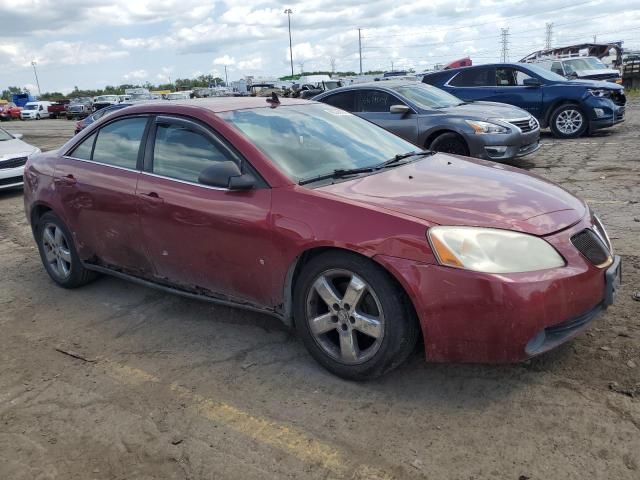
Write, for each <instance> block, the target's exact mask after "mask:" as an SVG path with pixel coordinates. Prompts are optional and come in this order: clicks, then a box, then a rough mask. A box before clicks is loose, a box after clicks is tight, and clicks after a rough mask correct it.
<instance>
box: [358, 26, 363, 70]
mask: <svg viewBox="0 0 640 480" xmlns="http://www.w3.org/2000/svg"><path fill="white" fill-rule="evenodd" d="M358 52H360V75H362V29H361V28H359V29H358Z"/></svg>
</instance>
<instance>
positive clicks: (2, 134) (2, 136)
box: [0, 128, 13, 142]
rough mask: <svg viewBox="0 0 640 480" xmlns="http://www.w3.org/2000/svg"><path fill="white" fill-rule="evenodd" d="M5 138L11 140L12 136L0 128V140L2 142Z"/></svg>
mask: <svg viewBox="0 0 640 480" xmlns="http://www.w3.org/2000/svg"><path fill="white" fill-rule="evenodd" d="M5 140H13V137H12V136H11V135H9V133H7V132H5V131H4V130H3V129H1V128H0V142H4V141H5Z"/></svg>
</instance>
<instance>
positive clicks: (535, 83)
mask: <svg viewBox="0 0 640 480" xmlns="http://www.w3.org/2000/svg"><path fill="white" fill-rule="evenodd" d="M522 85H524V86H525V87H539V86H540V85H542V83H540V80H538V79H537V78H525V79H524V80H523V81H522Z"/></svg>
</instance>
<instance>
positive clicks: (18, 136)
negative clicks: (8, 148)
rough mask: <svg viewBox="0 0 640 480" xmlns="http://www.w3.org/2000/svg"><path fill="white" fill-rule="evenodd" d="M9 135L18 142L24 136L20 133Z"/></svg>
mask: <svg viewBox="0 0 640 480" xmlns="http://www.w3.org/2000/svg"><path fill="white" fill-rule="evenodd" d="M11 135H13V138H17V139H18V140H20V139H21V138H22V137H24V135H23V134H21V133H12V134H11Z"/></svg>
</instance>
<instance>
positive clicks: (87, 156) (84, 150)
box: [70, 133, 96, 160]
mask: <svg viewBox="0 0 640 480" xmlns="http://www.w3.org/2000/svg"><path fill="white" fill-rule="evenodd" d="M95 139H96V134H95V133H92V134H91V135H89V136H88V137H87V138H85V139H84V140H83V141H82V142H80V144H79V145H78V146H77V147H76V148H74V149H73V151H72V152H71V154H70V156H71V157H73V158H79V159H80V160H91V151H92V150H93V142H94V140H95Z"/></svg>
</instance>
